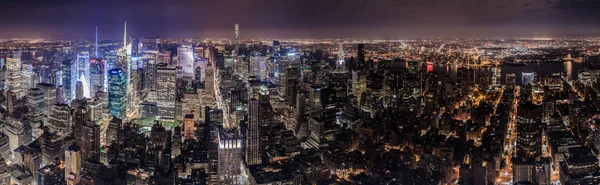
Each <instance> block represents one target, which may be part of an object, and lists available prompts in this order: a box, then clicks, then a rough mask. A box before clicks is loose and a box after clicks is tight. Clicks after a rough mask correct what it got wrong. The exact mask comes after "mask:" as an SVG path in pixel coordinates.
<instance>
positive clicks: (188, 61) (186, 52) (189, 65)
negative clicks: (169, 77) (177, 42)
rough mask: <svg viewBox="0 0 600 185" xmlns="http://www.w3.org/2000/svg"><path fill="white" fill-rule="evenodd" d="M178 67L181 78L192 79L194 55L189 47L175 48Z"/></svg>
mask: <svg viewBox="0 0 600 185" xmlns="http://www.w3.org/2000/svg"><path fill="white" fill-rule="evenodd" d="M177 58H178V59H179V66H180V67H181V69H182V70H183V77H187V78H193V77H194V53H193V51H192V47H191V46H179V47H178V48H177Z"/></svg>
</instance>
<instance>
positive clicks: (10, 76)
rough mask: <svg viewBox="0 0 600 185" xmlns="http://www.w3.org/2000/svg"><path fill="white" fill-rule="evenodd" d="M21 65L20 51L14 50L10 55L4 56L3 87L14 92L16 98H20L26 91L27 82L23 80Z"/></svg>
mask: <svg viewBox="0 0 600 185" xmlns="http://www.w3.org/2000/svg"><path fill="white" fill-rule="evenodd" d="M21 67H22V63H21V52H14V53H12V55H11V56H10V57H7V58H6V87H5V89H7V90H10V91H12V92H13V93H15V95H16V96H17V98H21V97H23V96H25V94H26V93H27V91H26V89H27V83H25V82H24V81H23V75H22V72H21Z"/></svg>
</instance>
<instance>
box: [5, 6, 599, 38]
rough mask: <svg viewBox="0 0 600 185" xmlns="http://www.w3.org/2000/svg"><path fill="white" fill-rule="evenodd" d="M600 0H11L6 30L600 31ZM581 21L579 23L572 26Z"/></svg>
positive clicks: (254, 33)
mask: <svg viewBox="0 0 600 185" xmlns="http://www.w3.org/2000/svg"><path fill="white" fill-rule="evenodd" d="M598 9H600V2H599V1H596V0H528V1H522V0H177V1H166V0H127V1H125V0H83V1H78V0H53V1H48V0H3V1H0V27H1V28H2V29H0V37H13V36H18V37H73V38H91V37H92V35H93V29H94V27H95V26H99V27H100V31H101V36H103V37H104V38H106V37H115V38H118V37H119V36H120V35H121V34H122V31H121V30H122V24H123V22H124V21H127V22H128V31H129V32H130V35H133V36H135V37H151V36H158V35H160V36H163V37H201V36H208V37H215V36H216V37H231V36H232V35H233V33H232V32H233V31H232V29H233V24H235V23H239V24H240V25H241V30H242V32H241V33H242V36H243V37H269V38H300V37H318V38H322V37H359V38H361V37H364V38H399V37H421V36H442V37H454V36H456V37H467V36H521V35H522V36H563V35H593V36H595V35H596V34H595V33H596V32H597V31H598V27H599V26H600V21H599V20H600V13H599V12H600V11H597V10H598ZM567 28H576V29H567Z"/></svg>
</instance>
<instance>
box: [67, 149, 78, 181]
mask: <svg viewBox="0 0 600 185" xmlns="http://www.w3.org/2000/svg"><path fill="white" fill-rule="evenodd" d="M80 177H81V152H80V150H79V147H77V146H75V145H71V146H69V147H67V149H65V180H66V181H67V184H68V185H76V184H78V183H79V179H80Z"/></svg>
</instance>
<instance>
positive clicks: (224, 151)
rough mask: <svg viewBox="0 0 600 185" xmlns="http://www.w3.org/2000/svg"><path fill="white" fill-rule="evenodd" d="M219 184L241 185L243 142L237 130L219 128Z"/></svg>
mask: <svg viewBox="0 0 600 185" xmlns="http://www.w3.org/2000/svg"><path fill="white" fill-rule="evenodd" d="M218 138H219V150H218V155H219V157H218V161H219V165H218V167H217V169H218V176H219V178H218V179H219V184H241V181H240V180H241V165H242V163H241V160H242V159H241V158H242V140H241V139H240V137H239V135H238V134H237V131H236V130H233V129H224V128H219V132H218Z"/></svg>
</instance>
